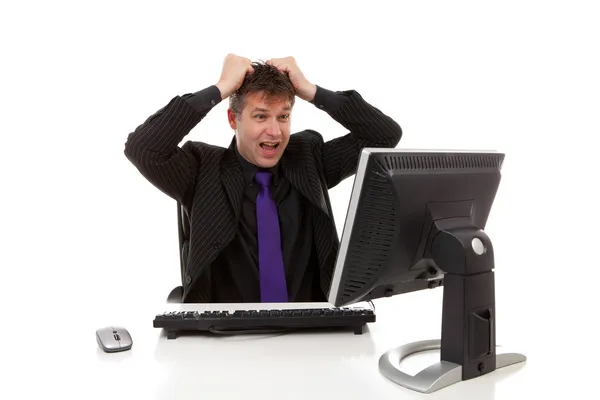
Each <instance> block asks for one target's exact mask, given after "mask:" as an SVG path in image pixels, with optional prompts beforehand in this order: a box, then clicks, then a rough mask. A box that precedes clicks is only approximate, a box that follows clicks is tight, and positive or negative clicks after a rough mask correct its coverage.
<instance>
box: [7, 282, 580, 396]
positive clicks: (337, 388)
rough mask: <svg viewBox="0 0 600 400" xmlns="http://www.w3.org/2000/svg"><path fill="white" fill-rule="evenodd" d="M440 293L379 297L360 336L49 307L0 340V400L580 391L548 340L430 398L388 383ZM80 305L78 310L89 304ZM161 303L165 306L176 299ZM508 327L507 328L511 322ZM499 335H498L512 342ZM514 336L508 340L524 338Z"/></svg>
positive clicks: (432, 322) (432, 324)
mask: <svg viewBox="0 0 600 400" xmlns="http://www.w3.org/2000/svg"><path fill="white" fill-rule="evenodd" d="M441 294H442V291H441V290H440V291H438V292H431V291H424V292H417V293H414V294H408V295H403V296H398V297H396V298H392V299H383V300H381V301H376V302H375V306H376V314H377V322H375V323H374V324H370V325H369V329H368V330H366V331H365V333H364V334H362V335H355V334H353V333H352V332H351V331H348V332H340V333H288V334H280V335H277V334H265V335H262V334H261V335H246V336H212V335H193V336H190V335H185V336H180V337H178V338H177V339H171V340H169V339H167V338H166V336H165V334H164V332H163V331H162V330H159V329H156V328H153V327H152V320H153V318H154V315H155V314H156V313H157V312H161V311H163V308H161V307H158V305H156V304H155V305H146V306H144V309H143V310H137V307H135V306H133V305H131V306H130V307H129V308H121V309H117V308H112V307H107V309H105V310H103V311H102V312H99V311H91V312H90V313H88V314H82V315H81V316H80V317H79V320H78V322H76V321H74V320H71V321H70V322H68V319H63V318H62V317H63V316H65V315H66V311H67V310H68V309H69V307H65V308H53V309H48V310H47V311H46V312H45V313H43V315H40V316H39V318H40V319H41V321H42V322H40V323H39V325H38V326H39V329H35V325H33V324H32V325H30V326H29V329H28V330H22V331H21V332H20V336H19V337H18V339H17V338H16V337H13V340H12V341H11V342H8V341H6V340H8V337H7V336H5V337H4V338H3V340H4V341H5V342H4V343H5V351H4V356H3V365H5V366H8V367H10V372H9V373H8V375H7V374H6V372H5V373H3V376H4V378H3V380H5V382H4V383H3V384H2V385H0V398H3V399H9V398H10V399H14V398H50V397H56V396H59V397H60V398H80V399H84V398H85V399H145V400H149V399H209V398H210V399H219V400H221V399H307V398H309V396H313V397H316V398H318V399H325V398H327V399H361V400H363V399H417V398H420V399H424V398H429V399H479V400H482V399H519V398H525V397H526V396H531V395H536V394H537V395H539V394H549V393H556V394H558V395H561V394H563V395H564V394H568V393H576V391H574V389H576V385H572V383H570V382H575V380H572V381H570V382H569V379H571V378H572V377H569V376H567V375H568V374H571V375H574V376H583V375H581V372H580V371H577V370H567V373H565V371H561V370H560V368H558V366H559V365H560V364H556V363H555V362H554V361H556V362H558V363H560V362H561V361H560V355H561V354H564V353H562V352H558V351H556V349H552V348H548V349H547V351H540V348H541V347H545V345H543V346H540V347H536V346H531V345H529V347H527V348H525V347H517V346H512V347H511V350H514V351H517V352H522V353H524V354H525V355H526V356H527V357H528V360H527V362H526V363H524V364H520V365H516V366H510V367H506V368H502V369H501V370H497V371H495V372H493V373H491V374H488V375H486V376H483V377H480V378H477V379H475V380H470V381H466V382H460V383H458V384H455V385H452V386H450V387H447V388H445V389H442V390H440V391H438V392H435V393H433V394H430V395H425V394H420V393H416V392H413V391H410V390H408V389H405V388H402V387H400V386H398V385H396V384H394V383H393V382H390V381H388V380H387V379H386V378H384V377H383V376H382V375H381V374H380V372H379V370H378V361H379V357H380V355H381V354H382V353H384V352H385V351H387V350H388V349H390V348H393V347H396V346H398V345H401V344H405V343H408V342H412V341H417V340H423V339H435V338H437V337H436V332H438V329H439V327H440V321H439V319H438V317H439V315H437V314H435V313H434V314H432V315H430V316H429V317H428V316H427V315H424V314H423V310H422V309H420V307H418V306H417V305H418V304H419V302H420V301H422V300H423V299H425V298H429V300H430V301H431V297H432V296H433V297H436V296H437V297H438V298H439V300H440V304H441ZM79 306H81V307H83V308H85V304H79ZM162 306H164V310H167V309H170V308H172V307H174V306H176V305H172V304H169V305H167V304H162ZM75 308H77V307H75ZM440 308H441V307H440ZM92 310H94V309H93V308H92ZM435 311H436V312H438V311H440V309H439V308H438V309H437V310H435ZM109 320H110V322H109ZM112 324H114V325H123V326H125V327H126V328H127V329H128V330H129V331H130V333H131V335H132V338H133V342H134V344H133V348H132V349H131V350H129V351H125V352H120V353H112V354H109V353H104V352H102V351H101V350H100V349H99V348H98V346H97V344H96V341H95V330H96V329H97V328H100V327H103V326H106V325H112ZM507 325H508V324H507ZM499 326H500V327H502V324H501V323H499ZM510 326H511V328H510V329H503V330H502V331H506V332H510V331H511V330H512V329H516V328H514V326H515V325H513V324H511V325H510ZM51 327H54V328H53V329H51ZM525 333H526V332H519V333H517V334H514V332H512V333H511V335H509V336H510V337H512V338H513V339H511V340H513V341H519V340H515V339H514V338H519V337H521V338H523V339H524V338H526V336H519V335H524V334H525ZM499 336H500V339H499V341H498V344H502V345H504V346H506V345H508V343H503V340H502V338H501V337H502V335H501V334H500V335H499ZM519 342H520V343H514V344H523V343H528V342H527V340H522V341H519ZM6 344H8V346H7V345H6ZM553 351H554V353H555V354H553V353H552V352H553ZM438 354H439V353H436V352H431V353H429V354H423V355H421V356H419V357H418V358H417V357H415V358H414V360H412V362H407V364H406V366H405V367H404V369H405V370H406V371H407V372H409V373H414V372H417V371H418V370H420V369H422V368H423V367H425V366H427V365H429V364H431V363H433V362H434V361H437V357H438ZM563 365H564V361H563ZM580 389H585V387H583V386H581V387H580ZM588 389H589V387H588ZM563 391H564V393H563ZM584 391H585V390H584ZM15 393H16V394H15ZM526 394H527V395H526Z"/></svg>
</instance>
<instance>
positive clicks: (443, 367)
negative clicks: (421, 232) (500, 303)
mask: <svg viewBox="0 0 600 400" xmlns="http://www.w3.org/2000/svg"><path fill="white" fill-rule="evenodd" d="M434 225H435V228H434V232H433V236H432V237H433V239H432V240H431V241H430V242H431V246H430V247H429V252H428V254H429V255H430V256H431V258H432V259H433V260H434V261H435V263H436V265H437V266H438V267H440V268H441V269H442V271H444V272H445V275H444V283H443V288H444V296H443V309H442V337H441V340H425V341H420V342H414V343H409V344H406V345H404V346H400V347H398V348H395V349H391V350H389V351H387V352H386V353H384V354H383V355H382V356H381V358H380V359H379V371H380V372H381V373H382V374H383V375H384V376H385V377H386V378H388V379H389V380H391V381H393V382H395V383H397V384H399V385H401V386H403V387H406V388H408V389H412V390H415V391H417V392H421V393H432V392H435V391H437V390H439V389H442V388H444V387H446V386H449V385H452V384H454V383H457V382H460V381H463V380H468V379H472V378H476V377H478V376H482V375H485V374H488V373H490V372H492V371H494V370H496V369H498V368H502V367H505V366H508V365H512V364H516V363H520V362H524V361H525V360H526V357H525V356H524V355H522V354H518V353H506V354H497V353H496V337H495V333H496V316H495V292H494V271H493V269H494V254H493V247H492V243H491V241H490V239H489V238H488V236H487V235H486V234H485V232H484V231H482V230H481V229H478V228H476V227H474V226H473V225H472V223H471V221H470V218H449V219H444V220H441V221H436V222H435V223H434ZM428 246H429V244H428ZM437 349H439V350H440V361H439V362H437V363H435V364H432V365H431V366H429V367H427V368H425V369H423V370H422V371H420V372H419V373H418V374H416V375H414V376H413V375H408V374H406V373H404V372H402V371H400V370H399V369H398V368H397V367H396V365H399V363H401V362H402V360H403V359H404V358H406V357H408V356H410V355H412V354H415V353H419V352H422V351H428V350H437ZM392 360H394V361H395V362H397V363H398V364H395V363H392Z"/></svg>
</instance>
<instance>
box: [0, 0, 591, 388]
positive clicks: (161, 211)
mask: <svg viewBox="0 0 600 400" xmlns="http://www.w3.org/2000/svg"><path fill="white" fill-rule="evenodd" d="M205 3H210V5H209V4H205ZM217 4H219V5H217ZM392 5H393V6H392ZM599 20H600V13H599V12H598V6H597V4H596V3H595V2H593V1H588V2H585V1H562V2H559V1H503V2H487V1H435V2H434V1H426V2H425V1H420V2H416V1H415V2H394V3H392V2H389V3H388V2H382V1H373V0H371V1H368V2H364V1H318V2H313V1H304V2H299V1H297V2H281V1H278V2H275V1H260V2H249V1H240V2H234V1H227V2H222V3H217V2H216V1H215V2H200V1H185V2H184V1H180V2H166V1H165V2H151V1H143V2H124V1H123V2H107V1H103V2H97V3H92V2H82V1H79V2H75V1H73V2H65V1H53V2H42V1H39V2H25V1H23V2H18V3H16V2H15V3H13V2H10V3H9V2H3V3H2V6H1V8H0V37H1V39H0V40H1V41H0V44H1V48H0V49H1V57H2V61H1V62H0V71H1V74H0V101H1V103H0V110H2V117H1V118H0V134H1V135H2V136H1V137H2V141H1V143H2V147H1V148H0V150H1V155H0V174H1V177H2V180H1V188H2V192H1V193H2V195H1V196H0V202H1V208H0V216H1V218H0V224H1V225H0V226H1V227H2V229H1V231H0V234H1V235H2V236H1V239H2V240H1V242H0V243H2V246H1V249H2V250H1V251H0V262H1V264H0V265H1V267H2V279H1V281H0V285H1V288H0V289H1V290H0V296H1V298H2V305H3V310H4V313H5V314H4V315H3V320H4V321H3V322H2V326H3V328H2V334H1V335H2V338H3V341H5V342H7V343H8V342H10V343H13V344H18V343H20V344H21V345H19V346H16V345H11V346H9V347H8V357H9V360H11V362H12V364H11V365H13V367H14V372H15V374H14V375H13V377H14V378H13V382H16V383H17V384H19V386H20V387H27V386H28V385H27V379H26V376H31V374H32V372H31V371H32V370H31V369H32V368H33V369H34V370H35V368H36V365H38V368H39V369H38V370H36V371H38V372H41V370H42V368H41V367H39V364H38V362H39V359H40V358H42V359H44V356H43V354H44V349H45V348H47V347H46V346H48V347H52V346H50V345H47V344H46V343H44V339H43V338H44V337H52V338H54V339H56V338H57V337H59V336H60V335H59V334H57V333H56V332H58V331H61V330H63V329H72V330H73V329H74V330H75V331H74V332H78V333H77V334H79V332H81V334H83V335H89V339H90V341H89V343H88V342H85V341H83V342H82V343H86V344H87V346H90V347H91V348H94V346H96V344H95V343H94V339H93V333H94V330H95V329H97V328H98V327H101V326H103V325H106V324H111V323H112V321H111V315H115V314H116V313H123V312H125V313H128V312H129V313H135V312H136V310H138V309H139V308H140V307H142V306H147V305H148V304H157V306H160V304H161V303H162V302H163V301H164V299H165V297H166V295H167V294H168V292H169V291H170V290H171V289H172V288H173V287H174V286H176V285H178V284H180V276H179V256H178V244H177V225H176V214H175V212H176V208H175V202H174V201H173V200H172V199H170V198H168V197H166V196H165V195H164V194H162V193H161V192H160V191H158V190H157V189H156V188H154V187H153V186H152V185H151V184H150V183H148V182H147V181H145V180H144V178H143V177H142V176H141V175H140V174H139V173H138V172H137V170H136V169H135V167H133V165H131V164H130V163H129V162H128V161H127V159H126V158H125V156H124V154H123V149H124V143H125V140H126V138H127V135H128V134H129V133H130V132H131V131H133V130H134V129H135V128H136V127H137V126H138V125H139V124H141V123H142V122H144V120H145V119H146V118H147V117H148V116H149V115H151V114H153V113H154V112H155V111H156V110H158V109H159V108H161V107H163V106H164V105H165V104H167V102H168V101H169V100H170V99H171V98H172V97H174V96H176V95H182V94H185V93H190V92H195V91H197V90H200V89H203V88H204V87H206V86H208V85H211V84H214V83H216V81H217V80H218V78H219V75H220V69H221V66H222V61H223V58H224V57H225V55H226V54H227V53H230V52H231V53H235V54H239V55H242V56H245V57H248V58H251V59H253V60H259V59H261V60H266V59H269V58H272V57H285V56H294V57H295V58H296V61H297V62H298V64H299V65H300V67H301V68H302V70H303V72H304V74H305V76H306V77H307V78H308V79H309V80H311V81H312V82H313V83H315V84H318V85H321V86H323V87H326V88H328V89H331V90H347V89H355V90H357V91H358V92H359V93H360V94H361V95H362V96H363V97H364V98H365V99H366V100H367V101H369V102H370V103H371V104H373V105H374V106H376V107H378V108H379V109H381V110H382V111H383V112H384V113H386V114H387V115H389V116H391V117H392V118H394V119H395V120H396V121H397V122H398V123H399V124H400V125H401V126H402V128H403V131H404V135H403V138H402V140H401V142H400V144H399V146H398V147H400V148H421V149H429V148H432V149H495V150H499V151H502V152H504V153H506V161H505V164H504V170H503V178H502V183H501V186H500V190H499V192H498V195H497V197H496V202H495V204H494V208H493V210H492V214H491V216H490V219H489V222H488V227H487V232H488V235H489V236H490V237H491V239H492V241H493V243H494V248H495V254H496V284H497V287H496V295H497V311H498V327H497V328H498V341H499V342H502V343H504V344H511V345H517V347H518V348H519V349H520V351H522V352H524V353H526V354H527V355H529V356H530V360H529V361H528V367H527V368H530V369H534V370H535V371H538V373H539V374H541V371H547V373H548V377H549V378H548V380H549V381H551V382H552V385H557V386H554V387H555V388H558V387H560V388H563V389H564V390H571V389H576V388H580V389H582V390H584V389H585V383H584V382H586V381H585V377H593V374H592V373H591V372H586V365H590V366H591V365H594V364H593V363H594V358H593V354H595V355H596V357H597V350H596V347H597V344H596V340H597V330H595V329H593V328H592V326H593V324H594V320H595V318H596V316H597V314H598V312H597V308H596V307H597V306H598V295H597V292H598V289H597V287H596V283H597V279H596V275H597V274H596V272H597V269H598V267H599V264H598V257H597V252H598V250H597V249H598V240H597V232H598V229H597V223H598V204H599V203H598V197H597V195H596V194H595V191H596V189H597V187H598V183H597V182H598V177H597V172H598V167H597V162H598V161H597V158H598V157H597V150H596V147H595V143H596V141H597V136H598V134H599V133H600V118H599V116H598V112H599V110H600V94H599V93H600V74H599V73H598V71H600V55H599V48H600V45H599V38H600V24H598V21H599ZM226 109H227V102H222V103H221V104H219V105H218V106H217V107H216V108H214V109H213V110H212V111H211V112H210V113H209V115H208V116H207V117H206V118H205V120H204V121H202V122H201V123H200V124H199V125H198V126H197V127H196V128H195V129H194V130H193V131H192V132H191V133H190V135H189V136H188V137H187V138H186V140H187V139H191V140H201V141H206V142H209V143H212V144H218V145H222V146H227V145H228V144H229V142H230V140H231V137H232V131H231V130H230V128H229V126H228V125H227V122H226ZM292 124H293V128H294V129H293V130H294V131H300V130H302V129H304V128H312V129H315V130H317V131H319V132H321V133H322V134H323V136H324V137H325V138H326V139H331V138H334V137H337V136H339V135H342V134H344V133H345V130H344V129H343V127H341V126H340V125H338V124H337V123H336V122H335V121H333V120H332V119H331V118H330V117H329V116H328V115H327V114H326V113H324V112H323V111H321V110H319V109H317V108H316V107H314V106H312V105H310V104H308V103H305V102H303V101H302V100H298V102H297V106H296V107H295V109H294V114H293V119H292ZM352 183H353V180H352V179H348V180H346V181H344V182H342V183H341V184H340V185H339V186H338V187H336V188H334V189H333V190H332V191H331V196H332V202H333V206H334V213H335V219H336V223H337V227H338V231H339V233H340V235H341V231H342V229H343V222H344V218H345V215H346V210H347V205H348V200H349V196H350V190H351V187H352ZM441 293H442V292H441V290H440V291H437V292H426V293H418V294H412V295H411V296H414V299H415V303H418V307H420V308H421V309H422V311H423V315H428V313H429V314H430V315H429V317H428V318H434V319H436V318H439V312H440V304H439V302H440V299H441ZM376 304H377V302H376ZM416 305H417V304H416ZM124 310H125V311H124ZM157 311H160V310H159V309H157ZM26 313H32V315H31V316H27V314H26ZM72 313H75V315H78V317H76V318H74V317H73V315H74V314H72ZM35 320H37V322H34V321H35ZM125 322H126V321H125ZM78 324H79V325H78ZM406 324H407V326H408V327H410V326H411V325H415V324H419V321H409V322H407V323H406ZM58 326H61V328H59V327H58ZM78 327H79V328H78ZM81 327H83V328H81ZM53 332H54V333H53ZM434 333H435V332H434ZM15 335H17V336H15ZM16 338H18V339H16ZM54 339H53V340H54ZM86 340H87V339H86ZM54 346H55V347H56V346H57V345H56V344H55V345H54ZM27 355H29V357H28V356H27ZM5 356H6V355H5ZM3 358H4V357H3ZM52 362H56V363H58V364H60V362H61V361H60V360H53V361H52ZM65 363H66V361H65ZM48 365H52V364H48ZM33 375H36V374H33ZM38 376H39V375H38ZM540 376H541V375H540ZM561 377H564V378H561ZM576 377H577V378H578V379H575V378H576ZM561 379H562V380H561ZM587 383H591V382H587ZM23 385H24V386H23ZM571 385H576V386H571ZM29 388H30V389H32V390H36V388H35V387H29ZM38 389H40V390H42V388H38ZM528 390H532V391H533V390H541V391H544V392H548V393H549V392H552V391H553V390H555V389H553V388H552V387H551V386H548V387H545V388H537V389H536V388H533V387H532V388H530V389H528ZM534 393H535V392H533V393H532V394H534ZM566 393H569V392H566ZM523 397H524V396H523Z"/></svg>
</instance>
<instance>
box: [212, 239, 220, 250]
mask: <svg viewBox="0 0 600 400" xmlns="http://www.w3.org/2000/svg"><path fill="white" fill-rule="evenodd" d="M213 247H214V248H215V249H218V248H219V247H221V242H219V241H218V240H215V241H214V242H213Z"/></svg>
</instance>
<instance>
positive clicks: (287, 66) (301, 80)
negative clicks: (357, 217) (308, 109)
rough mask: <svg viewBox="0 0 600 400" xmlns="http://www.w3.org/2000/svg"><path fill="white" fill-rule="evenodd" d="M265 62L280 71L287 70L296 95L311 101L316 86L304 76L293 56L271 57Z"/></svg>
mask: <svg viewBox="0 0 600 400" xmlns="http://www.w3.org/2000/svg"><path fill="white" fill-rule="evenodd" d="M267 64H269V65H273V66H274V67H276V68H277V69H278V70H280V71H281V72H287V74H288V76H289V77H290V80H291V81H292V85H294V89H296V95H297V96H298V97H300V98H301V99H302V100H306V101H311V100H312V99H314V98H315V93H316V92H317V86H316V85H314V84H312V83H311V82H310V81H308V79H306V78H305V77H304V74H303V73H302V71H300V67H298V64H296V60H294V57H286V58H272V59H270V60H268V61H267Z"/></svg>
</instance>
